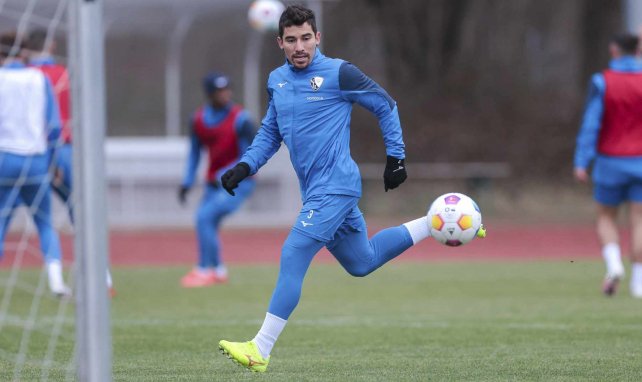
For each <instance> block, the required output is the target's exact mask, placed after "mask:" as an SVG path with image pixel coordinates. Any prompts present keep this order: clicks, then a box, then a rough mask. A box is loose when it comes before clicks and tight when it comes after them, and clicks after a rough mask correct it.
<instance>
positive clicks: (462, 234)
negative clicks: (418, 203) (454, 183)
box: [428, 192, 482, 247]
mask: <svg viewBox="0 0 642 382" xmlns="http://www.w3.org/2000/svg"><path fill="white" fill-rule="evenodd" d="M481 225H482V216H481V211H480V210H479V207H478V206H477V203H475V201H473V200H472V199H471V198H470V197H468V196H466V195H464V194H459V193H456V192H451V193H448V194H444V195H441V196H440V197H438V198H437V199H435V201H434V202H432V204H431V205H430V208H428V227H429V228H430V234H431V236H432V237H433V238H435V240H437V241H438V242H440V243H442V244H446V245H448V246H451V247H457V246H459V245H462V244H466V243H468V242H469V241H471V240H473V239H474V238H475V236H476V235H477V231H478V230H479V229H480V227H481Z"/></svg>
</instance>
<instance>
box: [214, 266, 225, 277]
mask: <svg viewBox="0 0 642 382" xmlns="http://www.w3.org/2000/svg"><path fill="white" fill-rule="evenodd" d="M214 273H216V277H223V278H225V277H227V267H226V266H225V265H223V264H221V265H219V266H218V267H216V268H214Z"/></svg>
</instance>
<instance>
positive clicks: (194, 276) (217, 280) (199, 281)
mask: <svg viewBox="0 0 642 382" xmlns="http://www.w3.org/2000/svg"><path fill="white" fill-rule="evenodd" d="M226 282H227V277H217V276H216V273H214V271H208V272H202V271H199V270H198V269H192V270H191V271H190V272H189V273H188V274H186V275H185V276H183V278H181V286H182V287H183V288H200V287H206V286H209V285H214V284H222V283H226Z"/></svg>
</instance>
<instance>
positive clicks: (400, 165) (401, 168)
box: [383, 156, 408, 192]
mask: <svg viewBox="0 0 642 382" xmlns="http://www.w3.org/2000/svg"><path fill="white" fill-rule="evenodd" d="M407 177H408V174H407V173H406V163H405V160H404V159H398V158H395V157H391V156H387V158H386V169H385V170H384V172H383V185H384V186H385V188H386V192H388V190H393V189H395V188H397V187H399V185H400V184H401V183H403V182H404V181H405V180H406V178H407Z"/></svg>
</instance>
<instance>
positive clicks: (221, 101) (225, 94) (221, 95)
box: [209, 88, 232, 108]
mask: <svg viewBox="0 0 642 382" xmlns="http://www.w3.org/2000/svg"><path fill="white" fill-rule="evenodd" d="M209 99H210V103H211V104H212V106H214V107H216V108H222V107H225V106H226V105H227V104H228V103H230V101H232V90H230V89H229V88H225V89H220V90H216V91H214V92H212V93H211V94H210V95H209Z"/></svg>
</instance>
